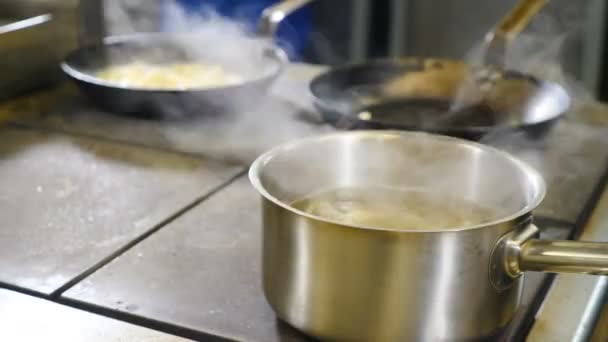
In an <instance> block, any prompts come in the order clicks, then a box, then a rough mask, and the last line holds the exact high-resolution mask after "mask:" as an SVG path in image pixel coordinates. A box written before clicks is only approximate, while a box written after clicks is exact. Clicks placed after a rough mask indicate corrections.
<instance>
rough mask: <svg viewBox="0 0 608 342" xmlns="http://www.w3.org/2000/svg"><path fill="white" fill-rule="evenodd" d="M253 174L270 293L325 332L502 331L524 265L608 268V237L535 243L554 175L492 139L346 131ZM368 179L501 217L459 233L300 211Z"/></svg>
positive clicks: (464, 337) (426, 335) (350, 335)
mask: <svg viewBox="0 0 608 342" xmlns="http://www.w3.org/2000/svg"><path fill="white" fill-rule="evenodd" d="M249 175H250V179H251V182H252V184H253V186H254V187H255V189H256V190H257V191H258V192H259V193H260V194H261V197H262V213H263V282H264V292H265V295H266V298H267V300H268V302H269V303H270V305H271V306H272V307H273V309H274V310H275V312H276V313H277V315H278V316H279V317H280V318H281V319H283V320H285V321H287V322H288V323H290V324H291V325H293V326H294V327H296V328H298V329H300V330H302V331H304V332H306V333H308V334H310V335H312V336H315V337H319V338H321V339H328V340H368V341H469V340H479V339H484V338H492V337H497V336H499V335H500V333H501V332H502V331H503V329H504V328H505V327H506V326H507V325H508V324H509V322H510V320H511V319H512V317H513V316H514V314H515V312H516V310H517V308H518V305H519V303H520V298H521V294H522V290H523V276H522V275H523V273H524V272H525V271H544V272H575V273H586V274H603V275H608V244H606V243H589V242H577V241H544V240H538V239H537V236H538V229H537V228H536V227H535V226H534V224H533V222H532V218H533V217H532V212H533V210H534V209H535V208H536V207H537V206H538V205H539V204H540V203H541V201H542V199H543V196H544V195H545V184H544V181H543V179H542V177H541V176H540V175H539V174H538V173H537V172H536V171H535V170H534V169H532V168H531V167H529V166H528V165H527V164H525V163H523V162H521V161H520V160H518V159H516V158H514V157H513V156H511V155H509V154H506V153H504V152H502V151H499V150H496V149H493V148H491V147H488V146H484V145H481V144H477V143H473V142H469V141H465V140H460V139H455V138H450V137H446V136H439V135H431V134H426V133H414V132H394V131H355V132H342V133H337V134H332V135H326V136H319V137H314V138H309V139H305V140H300V141H295V142H291V143H288V144H286V145H283V146H280V147H277V148H275V149H273V150H271V151H269V152H267V153H266V154H264V155H262V156H260V157H259V158H258V159H257V161H256V162H255V163H254V164H253V165H252V167H251V169H250V173H249ZM370 185H372V186H379V187H389V188H392V189H407V188H416V189H423V190H424V189H427V190H429V191H433V192H434V193H438V194H445V195H454V194H456V195H458V196H460V197H462V198H467V199H469V200H471V201H474V202H475V203H480V204H484V205H486V206H490V207H493V208H497V210H499V212H500V213H499V214H498V216H497V217H496V218H495V219H494V220H493V221H491V222H487V223H478V224H471V225H469V226H465V227H460V228H455V229H445V230H443V229H429V230H425V229H420V230H398V229H383V228H378V227H363V226H357V225H352V224H346V223H343V222H337V221H332V220H328V219H326V218H322V217H318V216H314V215H311V214H308V213H306V212H303V211H301V210H297V209H295V208H293V207H292V206H291V205H290V204H291V203H293V202H294V201H296V200H299V199H300V198H303V197H307V196H309V195H310V194H313V193H317V192H318V191H321V190H325V189H331V188H335V187H366V186H370ZM436 215H442V213H441V212H437V213H436Z"/></svg>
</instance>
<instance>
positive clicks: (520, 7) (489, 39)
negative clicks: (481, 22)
mask: <svg viewBox="0 0 608 342" xmlns="http://www.w3.org/2000/svg"><path fill="white" fill-rule="evenodd" d="M547 2H548V0H519V1H518V2H517V4H516V5H515V7H513V9H511V11H509V13H507V15H505V16H504V17H503V18H502V19H501V21H500V22H499V23H498V25H497V26H496V27H495V28H494V29H493V30H492V31H490V32H488V34H486V37H485V44H486V45H485V47H486V48H487V51H486V60H485V61H484V62H485V64H490V65H497V66H501V67H503V66H504V64H505V54H506V50H507V45H508V44H509V43H510V42H511V41H512V40H513V39H514V38H515V37H516V36H517V35H518V34H519V33H520V32H521V31H523V30H524V29H525V28H526V26H528V24H529V23H530V21H532V19H533V18H534V17H535V16H536V14H538V12H540V10H542V9H543V7H544V6H545V5H546V4H547Z"/></svg>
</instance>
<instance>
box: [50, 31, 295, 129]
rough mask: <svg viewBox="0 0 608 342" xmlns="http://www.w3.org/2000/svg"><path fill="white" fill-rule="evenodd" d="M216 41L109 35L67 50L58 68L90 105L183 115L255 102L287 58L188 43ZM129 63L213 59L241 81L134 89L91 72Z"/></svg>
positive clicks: (263, 49) (265, 50) (268, 50)
mask: <svg viewBox="0 0 608 342" xmlns="http://www.w3.org/2000/svg"><path fill="white" fill-rule="evenodd" d="M205 39H211V40H212V41H205ZM215 39H216V37H211V38H210V37H208V36H200V35H197V34H195V33H192V34H188V33H184V34H178V33H140V34H133V35H128V36H118V37H109V38H106V39H105V40H104V44H102V45H93V46H87V47H83V48H81V49H79V50H76V51H75V52H73V53H71V54H70V55H69V56H68V57H67V58H66V59H65V61H64V62H63V63H62V64H61V68H62V69H63V71H64V72H65V73H66V74H67V75H68V76H69V77H70V78H72V79H73V80H74V81H75V82H76V84H77V85H78V86H79V87H80V89H81V90H82V91H83V92H84V93H85V94H86V95H87V96H88V97H89V98H90V99H91V100H92V101H93V102H94V103H96V104H97V105H98V106H99V107H101V108H104V109H106V110H109V111H114V112H117V113H127V114H138V115H142V116H147V117H160V118H182V117H187V116H197V115H202V114H201V112H206V113H207V115H212V114H217V112H235V111H238V110H242V109H243V108H247V107H248V106H252V105H255V103H256V102H257V101H258V99H259V97H261V96H264V95H265V94H266V91H267V89H268V87H269V86H270V84H271V83H272V81H274V80H275V78H276V77H277V76H278V75H279V74H280V72H281V71H282V70H283V66H284V64H285V62H286V56H285V54H284V52H283V51H282V50H281V49H279V48H276V47H271V46H265V45H264V46H262V45H255V46H254V45H252V43H250V46H248V47H245V46H243V50H242V51H243V55H238V56H234V54H231V55H227V54H226V52H225V51H223V50H222V49H223V48H222V47H217V48H215V49H200V48H197V47H196V46H192V45H191V42H192V41H197V42H198V44H201V45H202V46H205V44H212V43H213V42H214V41H215ZM201 45H197V46H201ZM227 49H230V48H229V47H227ZM233 51H234V50H233ZM243 58H245V59H244V60H243ZM130 61H139V62H148V63H153V64H154V63H155V64H162V63H180V62H185V63H190V62H197V61H204V62H205V63H217V64H218V65H223V66H225V67H227V68H228V69H229V70H231V71H232V72H234V73H236V74H238V75H240V76H241V77H243V78H244V79H245V81H244V82H243V83H239V84H236V85H228V86H223V87H214V88H206V89H205V88H200V89H198V88H193V89H179V88H175V89H145V88H139V89H138V88H134V87H128V86H127V87H125V86H121V85H118V84H114V83H111V82H106V81H104V80H102V79H100V78H98V77H97V76H96V73H97V72H99V71H101V70H103V69H104V68H106V67H108V66H111V65H120V64H123V63H128V62H130ZM210 112H211V114H210Z"/></svg>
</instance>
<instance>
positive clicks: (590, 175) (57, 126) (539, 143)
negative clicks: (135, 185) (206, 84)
mask: <svg viewBox="0 0 608 342" xmlns="http://www.w3.org/2000/svg"><path fill="white" fill-rule="evenodd" d="M325 70H326V68H323V67H318V66H307V65H297V64H289V65H288V67H287V70H286V72H285V73H284V74H283V75H281V77H280V78H279V79H278V80H277V82H276V83H275V85H274V86H273V89H272V90H271V95H273V96H271V97H268V98H266V99H265V101H264V103H262V104H261V105H259V107H258V108H257V109H253V108H251V109H249V110H247V111H244V112H243V113H242V117H241V119H238V120H236V121H231V120H226V121H221V120H220V121H205V120H203V121H200V122H191V121H188V122H184V123H182V124H179V123H169V122H158V121H151V120H137V119H132V118H129V117H119V116H116V115H111V114H107V113H103V112H100V111H98V110H95V109H94V108H91V106H90V105H88V104H86V103H82V101H80V100H79V99H78V98H77V97H76V95H77V94H76V93H75V92H74V93H73V94H70V95H69V96H68V95H63V96H64V98H65V99H64V100H57V99H55V103H56V104H55V108H54V109H52V110H51V109H49V106H42V105H41V104H38V103H37V101H38V100H36V99H31V100H28V101H26V102H27V103H22V102H19V103H15V104H8V105H6V106H0V116H4V115H2V114H3V113H4V112H6V115H10V116H12V117H13V118H14V119H13V120H14V121H15V122H19V123H20V124H23V125H28V126H36V127H45V128H49V129H54V130H60V131H67V132H73V133H79V134H87V135H90V136H95V137H101V138H107V139H112V140H117V141H122V142H129V143H137V144H143V145H147V146H153V147H158V148H163V149H170V150H174V151H183V152H189V153H196V154H199V155H205V156H207V155H212V156H216V157H217V156H220V157H221V158H232V159H238V160H245V161H252V160H253V159H255V157H257V155H258V154H259V153H262V152H263V151H264V150H266V149H268V148H270V147H272V146H274V145H276V144H280V143H282V142H285V141H287V140H290V139H296V138H299V137H304V136H307V135H311V134H319V133H320V132H327V131H331V128H330V127H324V126H321V125H320V124H319V122H321V120H319V119H317V120H316V122H317V123H316V124H315V123H314V122H313V124H310V123H306V122H301V121H300V120H298V117H299V115H300V114H301V112H307V113H311V109H310V107H312V105H311V103H312V99H311V97H312V96H311V95H310V94H309V92H308V91H307V87H308V82H309V81H310V80H311V79H312V78H314V77H315V76H317V75H319V74H320V73H322V72H323V71H325ZM42 95H45V94H42ZM55 97H56V96H55ZM277 97H279V98H285V99H286V100H288V101H280V102H277V101H275V100H276V98H277ZM46 102H48V101H46ZM32 113H34V115H31V114H32ZM605 113H606V109H605V108H602V107H597V108H593V109H590V108H587V107H585V108H582V109H577V110H576V111H572V112H569V113H568V114H567V118H566V119H564V120H560V121H559V122H558V123H557V124H556V125H555V126H554V127H553V128H552V129H550V130H549V131H548V132H547V134H546V135H545V136H544V138H543V139H535V138H534V137H530V136H528V135H526V134H520V133H513V134H495V135H491V136H487V137H486V138H485V139H484V141H483V142H484V143H487V144H490V145H493V146H496V147H498V148H501V149H504V150H506V151H508V152H509V153H511V154H513V155H516V156H517V157H519V158H521V159H524V160H525V161H526V162H528V163H529V164H530V165H532V166H533V167H534V168H535V169H537V170H538V171H540V172H541V174H542V175H543V177H544V178H545V181H546V182H547V198H546V199H545V200H544V201H543V203H542V204H541V206H540V207H539V208H538V209H537V210H536V212H535V213H536V214H537V215H541V216H545V217H548V218H552V219H556V220H561V221H564V222H568V223H571V224H574V223H575V222H576V221H577V218H578V216H579V214H580V213H581V212H582V210H583V208H584V207H585V206H586V205H587V202H588V200H589V197H590V195H591V193H592V191H593V190H594V189H595V187H596V186H597V182H598V180H599V178H600V177H601V175H602V174H603V173H604V171H605V169H606V167H607V166H608V126H607V125H608V121H606V120H605V118H606V115H605ZM306 115H307V116H313V117H314V116H317V114H310V115H308V114H306ZM247 118H250V119H247ZM267 122H273V123H275V125H276V127H281V130H280V131H279V130H276V129H273V127H272V126H270V125H268V124H266V123H267ZM586 122H588V123H586ZM239 127H246V129H241V128H239ZM253 131H255V132H258V133H256V134H252V132H253ZM256 137H257V139H256Z"/></svg>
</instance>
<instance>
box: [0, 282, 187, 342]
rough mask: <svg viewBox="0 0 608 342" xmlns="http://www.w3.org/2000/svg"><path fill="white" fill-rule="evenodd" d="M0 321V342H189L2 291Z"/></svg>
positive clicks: (42, 300)
mask: <svg viewBox="0 0 608 342" xmlns="http://www.w3.org/2000/svg"><path fill="white" fill-rule="evenodd" d="M0 322H2V329H0V341H26V342H27V341H32V342H33V341H62V342H82V341H88V342H127V341H150V342H152V341H153V342H186V341H190V340H186V339H184V338H180V337H177V336H172V335H168V334H164V333H161V332H158V331H154V330H150V329H146V328H143V327H139V326H136V325H132V324H128V323H124V322H121V321H117V320H114V319H110V318H107V317H103V316H98V315H94V314H92V313H88V312H85V311H81V310H77V309H73V308H70V307H67V306H63V305H59V304H56V303H53V302H49V301H46V300H44V299H40V298H35V297H30V296H27V295H23V294H20V293H16V292H12V291H8V290H3V289H0Z"/></svg>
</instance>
